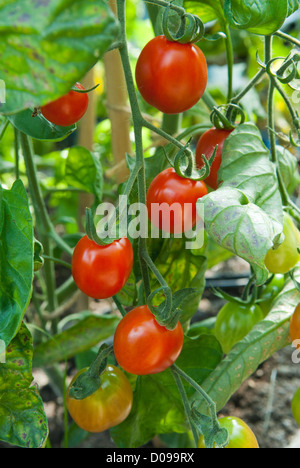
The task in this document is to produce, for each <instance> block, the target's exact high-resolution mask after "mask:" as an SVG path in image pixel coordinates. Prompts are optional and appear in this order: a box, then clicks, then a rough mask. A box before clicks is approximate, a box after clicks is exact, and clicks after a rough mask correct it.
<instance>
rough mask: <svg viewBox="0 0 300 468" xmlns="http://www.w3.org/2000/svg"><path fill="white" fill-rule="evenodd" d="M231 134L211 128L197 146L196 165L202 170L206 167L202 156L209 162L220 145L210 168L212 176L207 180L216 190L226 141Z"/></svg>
mask: <svg viewBox="0 0 300 468" xmlns="http://www.w3.org/2000/svg"><path fill="white" fill-rule="evenodd" d="M231 132H232V130H219V129H217V128H211V129H210V130H208V131H207V132H205V133H203V135H202V136H201V138H200V139H199V141H198V144H197V146H196V165H197V168H198V169H201V168H202V167H203V166H204V162H203V158H202V155H203V154H204V156H205V157H206V159H207V160H209V159H210V158H211V157H212V155H213V152H214V150H215V147H216V145H218V149H217V151H216V155H215V159H214V161H213V163H212V165H211V168H210V174H209V176H208V177H207V178H206V179H205V183H206V184H207V185H208V186H209V187H210V188H212V189H214V190H216V189H217V188H218V170H219V169H220V166H221V162H222V152H223V145H224V141H225V140H226V138H227V137H228V136H229V135H230V133H231Z"/></svg>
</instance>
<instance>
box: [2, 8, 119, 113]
mask: <svg viewBox="0 0 300 468" xmlns="http://www.w3.org/2000/svg"><path fill="white" fill-rule="evenodd" d="M0 34H1V42H0V56H1V63H0V79H2V80H3V81H4V82H5V85H6V103H5V104H2V106H1V107H0V109H1V112H3V113H15V112H18V111H21V110H24V109H27V108H33V107H38V106H40V105H43V104H46V103H47V102H49V101H52V100H54V99H56V98H58V97H60V96H62V95H64V94H66V93H67V92H68V91H69V90H70V88H71V87H72V86H73V85H74V83H75V82H76V81H80V79H81V78H82V77H83V76H84V75H85V74H86V72H87V71H88V70H89V69H90V68H91V67H92V66H93V65H94V64H95V63H96V62H97V61H98V60H99V59H100V58H101V57H102V56H103V54H104V53H105V52H106V50H107V48H108V46H109V45H110V44H111V43H112V42H113V41H114V40H116V39H117V37H118V34H119V24H118V22H117V21H116V19H115V17H114V15H113V14H112V11H111V9H110V7H109V5H108V3H107V2H106V1H104V0H97V1H93V0H51V1H41V0H22V1H19V0H2V1H1V3H0Z"/></svg>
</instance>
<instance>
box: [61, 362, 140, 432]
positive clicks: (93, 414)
mask: <svg viewBox="0 0 300 468" xmlns="http://www.w3.org/2000/svg"><path fill="white" fill-rule="evenodd" d="M86 370H87V369H82V370H80V371H79V372H78V373H77V374H76V375H75V377H74V378H73V380H72V382H71V384H72V383H73V382H74V381H75V379H76V378H77V377H78V376H79V375H80V374H82V373H83V372H85V371H86ZM100 378H101V386H100V387H99V388H98V390H96V392H95V393H93V394H92V395H90V396H88V397H87V398H84V399H82V400H76V399H75V398H70V396H69V388H70V386H71V384H70V386H69V388H68V391H67V408H68V411H69V413H70V415H71V417H72V418H73V420H74V421H75V422H76V424H77V425H78V426H79V427H81V429H83V430H85V431H87V432H102V431H105V430H106V429H109V428H111V427H114V426H116V425H117V424H120V423H121V422H123V421H124V420H125V419H126V418H127V416H128V415H129V413H130V411H131V407H132V398H133V392H132V388H131V385H130V383H129V381H128V379H127V377H126V376H125V374H124V373H123V372H122V371H121V370H120V369H118V368H117V367H115V366H111V365H110V366H107V368H106V369H105V371H104V372H103V373H102V374H101V376H100Z"/></svg>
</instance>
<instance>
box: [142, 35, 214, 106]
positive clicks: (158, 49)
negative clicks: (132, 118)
mask: <svg viewBox="0 0 300 468" xmlns="http://www.w3.org/2000/svg"><path fill="white" fill-rule="evenodd" d="M135 77H136V84H137V87H138V89H139V91H140V93H141V95H142V97H143V98H144V100H145V101H146V102H147V103H148V104H150V105H151V106H153V107H155V108H156V109H158V110H160V111H161V112H164V113H165V114H179V113H181V112H184V111H186V110H188V109H190V108H191V107H193V106H194V105H195V104H196V103H197V102H198V101H199V99H200V98H201V97H202V95H203V93H204V91H205V89H206V85H207V63H206V59H205V56H204V54H203V52H202V51H201V49H199V47H197V46H196V45H194V44H190V43H188V44H180V43H178V42H173V41H169V40H168V39H167V38H166V37H165V36H163V35H161V36H157V37H155V38H153V39H151V40H150V41H149V42H148V43H147V44H146V45H145V47H144V48H143V50H142V52H141V54H140V56H139V58H138V61H137V64H136V70H135Z"/></svg>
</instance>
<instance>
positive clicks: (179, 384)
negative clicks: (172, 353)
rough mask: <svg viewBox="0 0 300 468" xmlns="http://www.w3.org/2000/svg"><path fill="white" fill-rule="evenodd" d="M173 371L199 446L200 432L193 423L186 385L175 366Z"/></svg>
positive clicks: (195, 440) (196, 443) (196, 444)
mask: <svg viewBox="0 0 300 468" xmlns="http://www.w3.org/2000/svg"><path fill="white" fill-rule="evenodd" d="M171 371H172V374H173V377H174V380H175V382H176V385H177V388H178V391H179V393H180V396H181V399H182V403H183V406H184V410H185V414H186V417H187V420H188V422H189V425H190V428H191V430H192V433H193V437H194V442H195V446H196V447H197V446H198V441H199V435H198V432H197V428H196V427H195V425H194V424H193V421H192V419H191V407H190V403H189V400H188V398H187V395H186V392H185V389H184V386H183V384H182V381H181V378H180V376H179V375H178V374H177V372H176V371H175V370H174V368H173V367H171Z"/></svg>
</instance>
